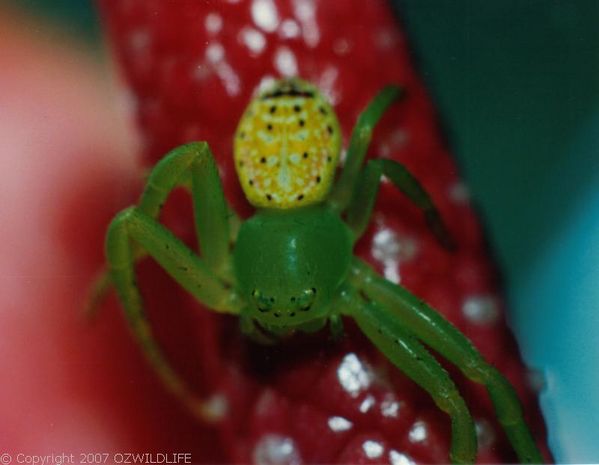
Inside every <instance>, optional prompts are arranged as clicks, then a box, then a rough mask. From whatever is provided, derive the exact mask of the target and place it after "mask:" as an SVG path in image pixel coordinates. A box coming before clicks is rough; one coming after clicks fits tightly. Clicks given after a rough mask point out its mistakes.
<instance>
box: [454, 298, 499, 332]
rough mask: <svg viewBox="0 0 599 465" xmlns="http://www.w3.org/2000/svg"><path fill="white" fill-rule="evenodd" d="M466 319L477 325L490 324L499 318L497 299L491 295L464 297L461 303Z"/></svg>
mask: <svg viewBox="0 0 599 465" xmlns="http://www.w3.org/2000/svg"><path fill="white" fill-rule="evenodd" d="M462 313H463V314H464V316H465V317H466V319H467V320H468V321H469V322H471V323H474V324H477V325H490V324H493V323H495V322H496V321H497V319H498V318H499V306H498V304H497V299H496V298H495V297H494V296H492V295H476V296H470V297H468V298H466V300H465V301H464V305H462Z"/></svg>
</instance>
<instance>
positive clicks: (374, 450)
mask: <svg viewBox="0 0 599 465" xmlns="http://www.w3.org/2000/svg"><path fill="white" fill-rule="evenodd" d="M362 449H363V450H364V453H365V454H366V457H368V458H369V459H378V458H379V457H382V455H383V452H385V447H384V446H383V445H382V444H381V443H380V442H378V441H372V440H369V441H364V443H363V444H362Z"/></svg>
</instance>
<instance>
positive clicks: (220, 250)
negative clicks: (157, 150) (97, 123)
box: [85, 142, 239, 317]
mask: <svg viewBox="0 0 599 465" xmlns="http://www.w3.org/2000/svg"><path fill="white" fill-rule="evenodd" d="M177 187H185V188H187V189H188V190H190V192H191V195H192V199H193V209H194V220H195V230H196V236H197V241H198V245H199V248H200V251H201V255H202V258H203V259H204V261H205V263H206V265H207V266H208V267H209V268H210V269H211V270H212V271H213V272H215V273H216V274H217V275H219V276H223V277H226V275H227V274H228V273H229V272H230V269H229V268H230V261H229V244H230V242H231V241H232V240H233V237H232V235H231V229H235V225H236V224H237V223H238V222H239V221H238V218H237V216H236V214H235V213H234V212H233V210H232V209H231V208H230V207H229V206H228V205H227V203H226V200H225V196H224V193H223V189H222V185H221V181H220V177H219V174H218V168H217V166H216V163H215V161H214V157H213V156H212V152H211V151H210V147H209V146H208V144H207V143H206V142H192V143H189V144H185V145H181V146H179V147H177V148H175V149H173V150H171V151H170V152H169V153H167V154H166V155H165V156H164V157H163V158H162V159H161V160H160V161H159V162H158V163H157V164H156V166H155V167H154V168H153V169H152V171H151V172H150V174H149V176H148V179H147V182H146V186H145V188H144V191H143V193H142V195H141V199H140V201H139V206H138V211H140V212H143V213H144V214H146V215H147V216H149V217H150V218H154V219H157V218H158V217H159V216H160V211H161V209H162V207H163V205H164V204H165V202H166V200H167V198H168V196H169V195H170V193H171V192H172V191H173V190H174V189H176V188H177ZM230 225H233V228H230ZM234 232H235V231H233V233H234ZM133 252H134V253H133V255H134V260H139V259H141V258H143V256H144V255H145V251H144V250H143V249H141V248H139V247H137V246H134V248H133ZM111 288H112V282H111V279H110V274H109V272H108V270H103V271H101V272H100V273H99V274H98V276H97V277H96V279H95V280H94V283H93V285H92V288H91V291H90V298H89V299H88V305H87V306H86V309H85V314H86V315H87V316H88V317H92V316H94V314H95V313H96V311H97V308H98V306H99V305H100V303H101V301H102V299H103V298H104V296H105V295H106V294H107V293H108V291H109V290H110V289H111Z"/></svg>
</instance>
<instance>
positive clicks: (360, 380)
mask: <svg viewBox="0 0 599 465" xmlns="http://www.w3.org/2000/svg"><path fill="white" fill-rule="evenodd" d="M337 379H338V380H339V383H340V384H341V386H342V387H343V389H345V390H346V391H347V392H348V393H349V394H350V395H351V396H352V397H357V396H358V395H359V394H360V392H362V391H363V390H365V389H368V388H369V387H370V385H371V384H372V379H373V372H372V369H371V368H370V367H369V366H368V365H366V364H365V363H363V362H362V361H361V360H360V359H359V358H358V356H357V355H356V354H354V353H349V354H347V355H346V356H345V357H343V360H342V361H341V363H340V364H339V367H338V368H337Z"/></svg>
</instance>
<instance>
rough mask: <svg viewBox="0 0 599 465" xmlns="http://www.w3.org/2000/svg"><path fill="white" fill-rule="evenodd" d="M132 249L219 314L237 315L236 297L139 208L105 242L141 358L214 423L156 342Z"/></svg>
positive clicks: (124, 217) (116, 221) (121, 219)
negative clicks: (137, 281) (153, 262)
mask: <svg viewBox="0 0 599 465" xmlns="http://www.w3.org/2000/svg"><path fill="white" fill-rule="evenodd" d="M134 245H135V246H136V247H139V248H141V249H142V250H144V252H147V253H148V254H149V255H150V256H151V257H152V258H154V259H155V260H156V261H157V262H158V263H159V264H160V265H161V266H162V267H163V268H164V269H165V270H166V271H167V272H168V273H169V274H170V276H171V277H172V278H174V279H175V280H176V281H177V282H178V283H179V284H180V285H181V286H182V287H183V288H185V289H186V290H187V291H188V292H190V293H191V294H192V295H193V296H194V297H196V298H197V299H198V300H199V301H201V302H202V303H204V304H205V305H206V306H208V307H210V308H212V309H214V310H215V311H219V312H227V313H234V314H236V313H238V312H239V308H238V306H237V305H236V299H235V293H234V292H233V291H232V290H231V289H230V288H229V287H228V285H227V284H226V283H224V282H223V281H222V280H221V279H219V278H217V277H216V275H215V274H214V273H213V272H212V271H211V270H210V269H209V267H208V265H207V264H206V263H205V262H204V261H203V260H202V259H201V258H199V257H197V256H196V255H195V254H194V253H193V251H191V250H190V249H189V248H187V246H185V244H183V243H182V242H181V241H180V240H179V239H178V238H177V237H175V236H174V235H173V234H172V233H171V232H170V231H169V230H167V229H166V228H165V227H163V226H162V225H160V224H159V223H157V222H156V221H155V220H154V219H152V218H150V217H149V216H147V215H146V214H145V213H143V212H141V211H139V209H138V208H137V207H132V208H128V209H126V210H124V211H123V212H121V213H119V214H118V215H117V216H116V217H115V219H114V220H113V221H112V223H111V224H110V226H109V228H108V233H107V237H106V257H107V261H108V266H109V269H110V273H111V279H112V282H113V283H114V286H115V287H116V290H117V293H118V296H119V298H120V301H121V303H122V305H123V307H124V311H125V314H126V317H127V320H128V322H129V325H130V327H131V329H132V331H133V333H134V335H135V337H136V339H137V341H138V342H139V344H140V346H141V348H142V350H143V353H144V354H145V356H146V358H147V359H148V361H149V362H150V364H151V366H152V367H153V369H154V370H155V371H156V372H157V373H158V375H159V377H160V379H161V380H162V382H163V383H164V384H165V386H166V387H167V389H168V390H169V391H170V392H171V393H173V394H174V395H175V396H176V397H177V398H179V399H180V400H181V401H182V402H183V403H184V404H185V405H186V406H187V408H188V409H189V410H190V411H191V412H192V413H194V414H195V415H196V416H198V417H199V418H201V419H202V420H204V421H206V420H208V421H210V420H213V419H214V411H213V409H212V408H211V404H210V403H209V402H207V401H204V400H202V399H199V398H198V397H196V396H195V395H194V394H193V392H192V391H191V390H190V389H189V387H188V386H187V385H186V383H185V382H184V381H183V380H182V379H181V378H180V377H179V375H178V374H177V373H176V372H175V371H174V370H173V368H172V367H171V366H170V364H169V362H168V360H167V359H166V357H165V355H164V354H163V352H162V350H161V349H160V348H159V346H158V344H157V343H156V341H155V339H154V337H153V334H152V330H151V327H150V324H149V322H148V320H147V319H146V316H145V313H144V311H143V304H142V298H141V295H140V293H139V290H138V288H137V286H136V282H135V253H134V247H133V246H134Z"/></svg>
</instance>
